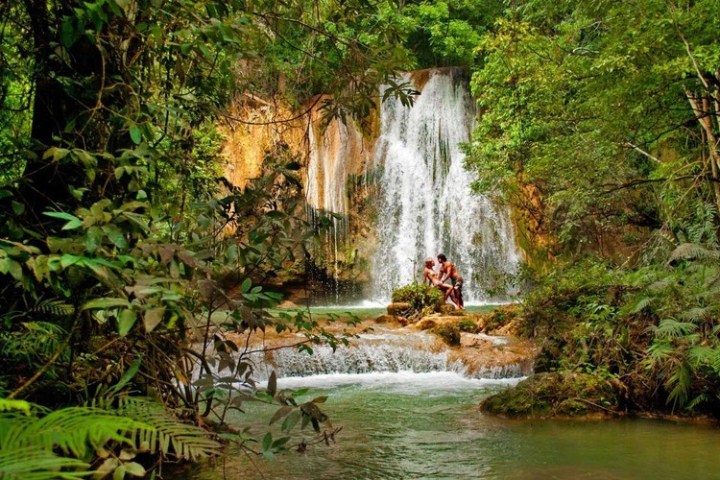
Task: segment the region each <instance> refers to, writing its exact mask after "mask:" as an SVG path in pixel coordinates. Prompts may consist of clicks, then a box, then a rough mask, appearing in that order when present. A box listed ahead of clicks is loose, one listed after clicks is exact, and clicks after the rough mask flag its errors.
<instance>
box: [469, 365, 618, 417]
mask: <svg viewBox="0 0 720 480" xmlns="http://www.w3.org/2000/svg"><path fill="white" fill-rule="evenodd" d="M620 400H621V398H620V395H619V392H618V391H617V388H616V386H615V383H614V382H612V381H611V380H610V379H609V378H607V377H604V376H602V375H600V374H588V373H567V372H564V373H558V372H554V373H540V374H536V375H533V376H531V377H530V378H528V379H527V380H523V381H522V382H520V383H518V384H517V385H516V386H515V387H513V388H509V389H507V390H505V391H503V392H500V393H498V394H496V395H493V396H491V397H488V398H487V399H486V400H485V401H484V402H483V403H482V405H481V409H482V411H484V412H487V413H493V414H502V415H509V416H539V417H545V416H554V415H586V414H588V413H596V412H606V413H610V412H615V413H619V412H620V410H621V409H620V404H621V401H620Z"/></svg>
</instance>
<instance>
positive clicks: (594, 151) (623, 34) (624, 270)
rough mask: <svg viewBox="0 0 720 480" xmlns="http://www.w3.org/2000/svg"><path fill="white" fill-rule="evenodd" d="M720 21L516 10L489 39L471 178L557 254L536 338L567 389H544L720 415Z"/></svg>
mask: <svg viewBox="0 0 720 480" xmlns="http://www.w3.org/2000/svg"><path fill="white" fill-rule="evenodd" d="M718 11H720V3H719V2H718V1H717V0H693V1H666V0H636V1H630V2H610V1H595V2H571V1H558V2H553V3H552V4H549V3H548V2H542V1H535V0H526V1H518V2H513V5H512V6H511V8H509V9H508V10H507V11H506V12H505V13H504V14H503V15H502V17H501V18H499V19H498V21H497V22H496V23H495V25H494V27H493V28H492V30H491V31H490V32H488V33H487V34H486V35H484V36H483V38H482V40H481V42H480V44H479V48H480V51H481V56H482V62H481V63H480V64H479V66H478V68H477V69H476V70H475V72H474V74H473V79H472V88H473V92H474V94H475V95H476V97H477V99H478V106H479V119H478V124H477V128H476V130H475V132H474V135H473V142H472V144H471V145H468V146H467V153H468V166H469V167H471V168H472V169H473V170H474V171H476V172H478V180H477V181H476V187H477V189H478V190H480V191H494V192H500V193H502V194H503V195H504V197H505V198H506V199H507V200H508V201H509V202H510V203H512V204H513V205H515V206H517V207H518V211H521V212H524V213H523V215H522V218H519V219H518V220H519V221H518V223H519V225H520V231H521V234H522V236H524V237H525V238H526V239H527V238H530V239H531V241H530V242H527V243H528V244H532V243H533V241H534V246H535V247H537V246H538V245H541V248H535V250H533V248H532V246H531V247H530V248H528V252H529V254H530V257H531V262H530V265H529V267H528V271H527V274H528V280H529V285H530V286H531V290H532V293H531V294H530V295H529V296H528V298H527V299H526V301H525V305H524V312H523V316H524V321H523V328H524V329H525V334H527V335H529V336H534V337H537V338H540V339H543V342H544V349H543V354H542V356H541V358H540V360H539V363H538V369H539V370H540V371H550V372H557V373H558V374H559V375H560V376H559V377H557V378H558V379H560V380H562V381H558V382H554V383H553V382H550V383H545V384H542V385H541V384H537V385H536V386H537V387H538V388H546V387H547V388H550V387H549V385H551V384H554V385H556V386H558V389H560V390H563V389H564V387H561V385H565V383H564V382H565V380H567V379H572V378H574V377H573V376H572V374H573V373H575V374H583V375H585V374H588V375H592V379H591V380H592V381H591V383H592V384H593V385H595V384H599V383H597V382H600V383H602V385H604V386H607V385H610V386H612V388H613V389H615V393H614V394H613V395H615V397H616V398H618V399H619V400H618V401H613V402H611V403H612V409H614V410H630V411H638V410H640V411H642V410H672V411H675V412H707V413H715V414H716V413H717V412H718V409H717V407H718V399H719V398H720V388H719V387H720V385H719V384H718V382H719V381H720V371H719V370H718V369H717V366H718V364H717V358H718V353H719V352H720V345H719V344H718V342H719V339H720V336H719V334H720V332H719V331H718V318H719V316H718V314H719V313H720V312H718V308H719V305H720V291H719V290H718V280H719V277H718V274H719V272H718V268H717V265H718V262H717V260H718V246H719V244H718V233H719V231H720V230H719V227H720V218H719V216H718V211H719V209H720V176H719V173H718V172H719V168H720V163H719V161H720V158H719V156H718V138H720V137H718V135H719V134H720V73H719V72H720V42H718V37H717V35H716V32H715V30H716V29H715V26H714V23H715V22H714V20H713V19H714V18H716V17H717V13H716V12H718ZM548 260H550V261H549V262H548ZM546 378H548V379H553V378H556V377H546ZM587 378H590V377H587ZM603 382H607V383H603ZM603 388H605V387H603ZM591 390H592V389H591ZM563 391H566V393H567V392H570V393H568V395H575V396H577V395H578V392H577V390H576V389H572V388H569V389H565V390H563ZM518 392H519V390H518ZM573 392H574V393H573ZM556 393H557V392H556ZM519 395H520V396H522V395H523V394H522V393H519ZM562 400H563V399H559V400H558V399H557V398H555V400H554V401H558V402H560V403H561V401H562ZM565 400H567V399H565ZM557 405H559V403H557ZM586 406H588V405H587V404H586ZM607 406H610V404H608V405H604V407H607ZM602 408H603V406H601V408H600V410H601V409H602Z"/></svg>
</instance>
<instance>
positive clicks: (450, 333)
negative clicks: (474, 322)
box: [433, 323, 460, 347]
mask: <svg viewBox="0 0 720 480" xmlns="http://www.w3.org/2000/svg"><path fill="white" fill-rule="evenodd" d="M433 333H434V334H435V335H437V336H438V337H440V338H442V339H443V341H444V342H445V343H447V344H448V345H450V346H451V347H454V346H457V345H460V327H459V326H458V324H457V323H442V324H440V325H437V326H436V327H435V329H434V330H433Z"/></svg>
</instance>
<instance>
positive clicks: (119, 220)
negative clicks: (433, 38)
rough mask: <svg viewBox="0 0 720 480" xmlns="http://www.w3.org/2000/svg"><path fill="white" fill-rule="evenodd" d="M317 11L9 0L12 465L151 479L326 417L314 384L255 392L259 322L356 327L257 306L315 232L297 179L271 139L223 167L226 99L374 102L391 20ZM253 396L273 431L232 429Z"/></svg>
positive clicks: (0, 323) (270, 300)
mask: <svg viewBox="0 0 720 480" xmlns="http://www.w3.org/2000/svg"><path fill="white" fill-rule="evenodd" d="M306 7H307V2H274V1H268V2H266V1H263V2H244V1H214V0H201V1H185V0H180V1H172V2H169V1H163V0H129V1H128V0H93V1H79V0H78V1H76V0H69V1H57V2H56V1H49V2H48V1H47V0H24V1H20V0H11V1H10V2H3V3H2V6H0V13H1V15H0V18H1V19H2V20H1V23H0V65H1V66H2V68H1V69H0V127H1V131H0V166H1V167H2V168H1V169H0V182H1V183H0V278H1V279H2V282H0V364H2V367H3V368H2V371H1V372H0V398H2V400H0V423H2V425H3V427H2V428H1V429H0V430H2V436H0V449H1V450H2V454H0V476H2V477H3V478H5V477H7V478H23V479H24V478H59V477H63V478H79V477H85V476H87V472H88V471H90V470H95V471H97V472H98V473H97V476H98V478H100V477H104V476H113V478H123V477H124V476H126V475H127V476H144V475H145V474H148V475H150V474H155V473H156V472H157V471H158V469H159V468H161V466H162V461H163V460H165V459H174V460H196V459H198V458H200V457H203V456H208V455H213V454H215V453H217V451H218V450H219V448H220V444H219V443H218V440H223V441H224V442H236V443H238V444H239V445H241V446H242V447H243V448H245V449H246V451H248V452H252V453H262V454H265V455H268V456H271V455H272V454H273V453H274V452H277V451H280V450H283V449H285V448H287V447H288V441H289V438H290V437H288V436H287V435H285V434H286V433H287V432H289V431H290V430H292V429H293V428H295V429H297V428H298V427H304V426H306V425H310V426H312V427H313V430H314V431H316V432H319V433H321V430H322V429H323V428H325V427H324V426H322V425H323V422H324V421H325V420H326V419H327V417H326V416H325V415H324V414H323V413H322V412H321V411H320V409H319V408H318V406H317V405H318V404H320V403H322V401H323V399H311V400H308V399H302V398H300V396H299V395H300V394H296V393H293V392H284V391H280V390H279V389H278V388H277V382H276V379H275V377H274V375H271V376H270V378H269V380H268V382H267V387H266V388H263V389H262V390H259V389H258V387H257V384H256V382H255V380H254V379H255V377H256V375H255V368H256V364H255V362H254V361H252V360H251V357H252V355H253V354H254V352H253V348H257V347H253V341H251V339H250V336H252V335H255V336H257V337H258V338H259V339H258V342H259V341H260V338H261V336H262V334H263V333H264V332H265V331H267V330H268V329H274V330H277V331H283V330H285V329H292V330H294V331H296V332H297V333H298V334H299V335H300V336H301V337H302V338H301V339H300V341H299V343H298V345H299V346H300V347H301V348H305V349H307V350H308V351H311V348H310V345H312V344H314V343H329V344H330V345H332V346H333V347H335V346H337V345H339V344H342V343H344V342H346V341H347V340H346V339H345V338H344V337H342V336H336V335H331V334H329V333H327V332H326V331H325V330H324V329H323V328H322V327H321V326H320V325H319V323H318V322H317V321H316V320H315V319H313V318H312V317H310V316H309V314H307V313H305V312H300V313H297V314H293V315H280V316H272V315H271V314H270V313H269V312H268V310H267V309H268V307H272V306H275V305H277V303H278V302H279V300H280V295H278V294H276V293H273V292H271V291H268V290H267V289H266V288H265V287H264V282H265V281H266V280H267V279H268V278H270V277H272V276H273V274H274V272H276V271H279V270H281V269H282V268H283V267H284V266H286V265H288V264H292V263H294V262H295V261H296V257H297V255H302V252H303V249H304V248H305V247H304V246H305V243H306V242H307V241H309V239H310V234H306V233H305V232H306V229H305V223H304V218H299V217H297V216H295V212H296V211H297V209H296V208H295V206H293V205H292V204H290V203H289V202H288V200H287V198H288V197H292V196H288V195H284V194H283V192H285V191H287V190H293V189H295V190H297V189H299V188H300V183H299V180H298V179H297V176H296V174H297V169H298V164H297V161H296V159H295V158H292V157H291V156H289V155H288V154H287V152H268V158H267V159H266V165H265V175H263V176H262V177H261V178H258V179H256V180H255V181H253V182H252V183H251V184H250V185H248V186H247V187H245V188H244V189H242V190H240V189H238V188H236V187H234V186H233V185H230V184H228V183H227V182H226V181H224V180H223V179H222V178H221V174H222V162H221V159H220V155H219V153H220V146H221V144H222V141H223V138H222V135H221V134H220V133H219V130H218V128H217V122H219V121H221V120H222V119H223V115H224V112H225V111H226V110H225V109H224V107H226V106H227V104H228V102H229V101H230V100H231V99H232V98H233V97H235V96H237V95H245V94H250V95H253V94H267V93H268V92H271V91H272V90H273V89H280V87H281V86H282V84H290V85H292V86H293V88H290V89H285V90H284V94H285V95H287V96H288V97H292V98H293V99H294V101H295V102H296V103H298V104H299V103H301V102H303V101H304V100H305V99H306V98H310V97H312V96H313V95H316V94H318V93H329V94H331V95H332V96H333V101H332V102H331V103H328V105H326V111H327V112H328V115H352V114H362V113H365V112H366V111H367V109H368V108H369V105H370V104H371V103H372V104H373V105H374V100H372V101H371V99H372V98H373V97H376V96H377V94H376V93H375V92H377V88H378V83H379V82H383V81H387V79H388V78H389V77H390V75H391V74H392V72H393V71H394V69H395V68H397V67H398V66H399V65H400V64H401V63H402V61H404V60H403V58H404V57H403V58H401V57H402V55H400V54H398V53H397V52H396V50H397V49H396V48H395V47H394V45H395V42H393V41H391V40H392V38H393V36H394V35H397V32H396V31H394V30H393V29H392V28H389V27H387V26H386V25H384V24H374V25H365V26H363V28H365V29H366V30H367V31H368V32H371V33H373V34H374V35H376V37H373V38H377V42H376V43H374V44H369V43H364V42H363V41H358V40H357V39H356V38H352V39H351V40H350V39H348V38H343V37H341V36H340V35H338V34H337V33H336V32H335V31H333V30H332V29H331V28H330V26H333V28H335V29H340V30H342V31H351V30H352V29H357V28H359V26H360V25H361V24H362V22H363V21H364V20H363V19H365V18H367V17H368V15H370V13H372V12H374V10H373V9H372V7H371V5H369V4H368V3H366V2H363V1H357V2H356V1H350V2H347V1H343V2H321V3H318V4H317V7H318V8H317V9H308V8H306ZM281 74H282V75H281ZM282 76H284V78H281V77H282ZM397 93H398V94H403V91H402V86H397ZM232 335H235V336H236V337H235V338H243V342H241V343H240V342H238V343H236V341H233V340H232V339H231V336H232ZM239 345H241V346H239ZM245 402H261V403H266V404H268V405H271V406H275V407H276V408H277V412H276V414H275V415H274V416H273V418H272V419H273V421H279V420H283V422H282V427H281V431H282V432H283V436H282V437H280V438H273V436H272V435H270V434H266V435H265V436H264V437H263V438H262V440H260V439H259V438H256V437H255V436H253V435H251V434H249V433H248V432H246V431H235V430H232V429H228V428H227V425H225V419H226V415H227V414H228V412H230V411H233V410H240V411H242V405H243V404H244V403H245ZM207 425H214V426H215V427H216V428H215V430H217V431H222V430H225V433H223V434H222V435H221V436H217V435H215V436H210V435H208V434H207V433H206V432H205V430H204V429H203V428H201V426H207ZM6 427H7V428H6ZM23 432H35V433H38V432H46V433H47V435H45V434H42V435H40V434H37V435H35V434H33V435H29V434H25V433H23ZM303 442H304V441H303Z"/></svg>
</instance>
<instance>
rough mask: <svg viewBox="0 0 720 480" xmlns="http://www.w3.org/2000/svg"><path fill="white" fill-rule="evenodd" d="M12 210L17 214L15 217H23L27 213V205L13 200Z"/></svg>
mask: <svg viewBox="0 0 720 480" xmlns="http://www.w3.org/2000/svg"><path fill="white" fill-rule="evenodd" d="M12 209H13V212H14V213H15V215H22V214H23V212H24V211H25V205H24V204H22V203H20V202H16V201H15V200H13V201H12Z"/></svg>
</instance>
